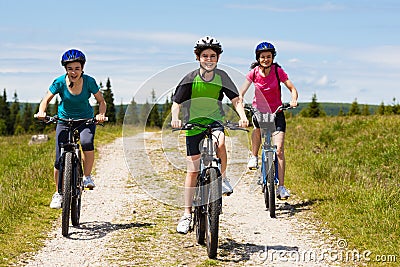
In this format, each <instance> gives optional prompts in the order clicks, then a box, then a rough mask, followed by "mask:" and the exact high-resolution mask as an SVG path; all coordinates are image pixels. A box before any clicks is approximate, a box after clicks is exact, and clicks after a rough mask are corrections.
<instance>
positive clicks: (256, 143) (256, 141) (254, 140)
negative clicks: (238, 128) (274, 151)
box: [251, 128, 261, 157]
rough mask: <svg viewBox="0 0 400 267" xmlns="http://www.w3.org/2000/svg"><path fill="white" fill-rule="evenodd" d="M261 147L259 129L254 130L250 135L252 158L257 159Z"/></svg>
mask: <svg viewBox="0 0 400 267" xmlns="http://www.w3.org/2000/svg"><path fill="white" fill-rule="evenodd" d="M260 145H261V131H260V128H254V129H253V132H252V133H251V153H252V155H253V156H255V157H258V150H260Z"/></svg>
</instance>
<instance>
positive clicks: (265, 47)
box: [255, 42, 276, 60]
mask: <svg viewBox="0 0 400 267" xmlns="http://www.w3.org/2000/svg"><path fill="white" fill-rule="evenodd" d="M266 51H270V52H272V56H273V57H275V56H276V50H275V47H274V45H273V44H271V43H268V42H262V43H259V44H258V45H257V47H256V51H255V52H256V60H258V59H259V58H260V54H261V52H266Z"/></svg>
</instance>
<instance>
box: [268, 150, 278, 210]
mask: <svg viewBox="0 0 400 267" xmlns="http://www.w3.org/2000/svg"><path fill="white" fill-rule="evenodd" d="M267 167H268V172H267V185H268V193H269V216H270V217H271V218H276V214H275V211H276V196H275V162H273V160H272V157H267Z"/></svg>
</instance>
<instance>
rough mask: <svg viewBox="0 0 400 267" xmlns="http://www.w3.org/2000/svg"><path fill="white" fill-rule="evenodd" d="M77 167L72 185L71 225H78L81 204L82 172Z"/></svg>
mask: <svg viewBox="0 0 400 267" xmlns="http://www.w3.org/2000/svg"><path fill="white" fill-rule="evenodd" d="M78 169H79V166H78V168H77V171H76V179H77V184H76V186H74V187H75V188H74V190H75V192H76V193H75V194H74V196H73V197H72V199H71V222H72V225H73V226H78V225H79V220H80V218H81V205H82V189H83V182H82V174H81V173H82V172H81V171H80V170H78Z"/></svg>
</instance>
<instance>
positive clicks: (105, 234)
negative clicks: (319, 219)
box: [19, 133, 332, 267]
mask: <svg viewBox="0 0 400 267" xmlns="http://www.w3.org/2000/svg"><path fill="white" fill-rule="evenodd" d="M163 143H164V141H163ZM167 150H168V149H167V148H166V146H165V144H164V148H163V149H162V148H161V141H160V133H142V134H139V135H136V136H134V137H131V138H125V139H124V140H123V139H122V138H121V139H117V140H116V141H115V142H113V143H111V144H109V145H106V146H104V147H101V148H100V149H99V151H100V158H99V159H98V160H97V161H96V175H95V182H96V185H97V187H96V189H95V190H93V191H86V192H85V193H84V196H83V210H82V215H81V224H80V226H79V227H71V228H70V233H71V234H70V236H69V237H67V238H65V237H63V236H62V235H61V229H60V221H57V222H56V223H55V227H54V230H52V231H51V232H50V233H49V235H48V237H49V238H48V239H47V240H46V242H45V246H44V247H43V249H42V250H41V251H39V252H38V253H37V254H36V255H25V256H24V257H23V259H22V260H21V261H20V262H19V266H30V267H33V266H198V265H200V264H202V263H204V262H206V261H207V255H206V249H205V248H204V247H202V246H199V245H197V244H196V242H195V233H194V232H191V233H189V234H188V235H180V234H177V233H176V232H175V227H176V224H177V221H178V219H179V217H180V215H181V214H182V209H181V208H178V207H176V205H167V204H163V203H162V202H164V203H168V202H169V201H172V200H169V199H166V198H165V196H166V195H169V196H178V195H180V194H181V193H180V191H179V190H178V191H176V192H172V190H171V189H170V188H168V186H167V187H165V186H160V187H158V186H156V185H157V184H158V182H157V181H160V183H161V184H163V182H165V180H168V179H171V176H172V178H173V179H174V181H175V182H176V183H178V184H183V177H184V171H182V170H180V167H179V166H176V165H175V166H174V164H170V161H171V160H169V161H168V160H166V159H165V157H164V155H166V154H167V153H166V151H167ZM163 151H164V152H165V153H164V154H163ZM229 153H230V158H231V162H230V168H229V169H228V175H229V177H240V175H241V174H242V173H240V170H243V166H244V165H245V164H246V162H245V160H240V158H243V155H244V154H245V155H247V154H246V153H247V152H246V151H240V150H238V151H230V152H229ZM235 153H238V154H235ZM243 153H244V154H243ZM143 155H148V157H144V156H143ZM125 156H126V161H125ZM174 159H176V157H174ZM172 161H173V160H172ZM127 166H128V167H129V169H128V167H127ZM154 168H157V169H158V170H159V172H158V173H157V174H156V175H155V174H154ZM129 170H131V171H132V175H134V176H135V179H133V178H132V177H131V175H130V173H129ZM163 175H166V176H165V177H164V176H163ZM157 177H158V180H157ZM137 178H139V179H137ZM232 182H233V183H237V185H236V187H235V189H234V194H233V195H231V196H230V197H224V200H223V203H224V204H223V214H222V215H221V222H220V246H219V247H220V248H219V250H218V258H217V261H216V262H215V263H216V264H219V265H220V266H267V265H268V266H332V264H331V263H330V264H329V265H328V264H326V263H324V261H319V260H318V261H315V260H310V257H309V255H311V254H310V253H315V254H316V255H319V254H318V253H320V251H321V249H322V248H323V247H326V246H329V242H328V243H327V242H325V241H323V240H325V239H324V236H323V235H322V234H321V233H320V232H319V231H317V230H316V228H315V227H314V226H312V225H311V224H306V223H305V220H304V214H303V215H301V210H302V209H304V208H305V207H303V206H302V205H301V203H300V204H299V203H297V204H296V205H294V204H293V203H292V205H289V204H288V203H279V207H280V209H279V210H278V211H277V218H276V219H271V218H269V216H268V213H267V211H265V208H264V204H263V197H262V194H261V192H260V189H259V188H258V187H255V186H254V174H253V173H252V172H247V173H245V174H244V176H243V178H241V179H240V180H237V179H232ZM143 184H145V186H143ZM169 184H171V182H170V183H169ZM143 188H144V189H145V190H147V191H148V192H150V195H149V194H146V193H145V192H144V191H143V190H142V189H143ZM166 189H167V190H166ZM165 191H167V193H168V194H166V192H165ZM155 192H156V193H157V195H155V194H156V193H155ZM160 199H161V200H162V202H160V201H159V200H160ZM176 201H178V202H179V200H176ZM289 202H291V201H289ZM169 204H170V203H169Z"/></svg>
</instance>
